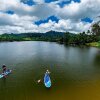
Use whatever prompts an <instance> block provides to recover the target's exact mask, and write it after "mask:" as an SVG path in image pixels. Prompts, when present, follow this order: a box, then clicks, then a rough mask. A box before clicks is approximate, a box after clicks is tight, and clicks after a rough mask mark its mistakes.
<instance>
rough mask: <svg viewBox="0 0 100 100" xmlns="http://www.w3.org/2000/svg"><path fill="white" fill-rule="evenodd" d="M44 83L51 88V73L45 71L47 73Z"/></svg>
mask: <svg viewBox="0 0 100 100" xmlns="http://www.w3.org/2000/svg"><path fill="white" fill-rule="evenodd" d="M44 85H45V87H47V88H50V87H51V79H50V75H49V73H47V72H46V73H45V75H44Z"/></svg>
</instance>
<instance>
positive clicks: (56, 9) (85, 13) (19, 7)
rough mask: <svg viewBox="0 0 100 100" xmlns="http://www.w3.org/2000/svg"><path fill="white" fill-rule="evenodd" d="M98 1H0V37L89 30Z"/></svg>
mask: <svg viewBox="0 0 100 100" xmlns="http://www.w3.org/2000/svg"><path fill="white" fill-rule="evenodd" d="M99 15H100V0H10V2H9V0H0V34H1V33H12V32H14V33H21V32H47V31H50V30H54V31H62V32H65V31H70V32H75V33H79V32H83V31H86V30H88V29H90V26H91V24H92V23H94V22H95V21H97V16H99Z"/></svg>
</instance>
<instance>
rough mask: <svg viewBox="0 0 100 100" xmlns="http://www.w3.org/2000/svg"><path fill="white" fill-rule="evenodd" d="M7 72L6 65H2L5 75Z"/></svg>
mask: <svg viewBox="0 0 100 100" xmlns="http://www.w3.org/2000/svg"><path fill="white" fill-rule="evenodd" d="M6 70H7V67H6V65H5V64H3V65H2V71H3V73H4V72H6Z"/></svg>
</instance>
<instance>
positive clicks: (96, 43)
mask: <svg viewBox="0 0 100 100" xmlns="http://www.w3.org/2000/svg"><path fill="white" fill-rule="evenodd" d="M87 45H88V46H92V47H99V48H100V42H92V43H87Z"/></svg>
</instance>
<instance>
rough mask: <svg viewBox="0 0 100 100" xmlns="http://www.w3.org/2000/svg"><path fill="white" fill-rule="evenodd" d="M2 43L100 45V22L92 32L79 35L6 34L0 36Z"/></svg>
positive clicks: (93, 27) (94, 25) (66, 33)
mask: <svg viewBox="0 0 100 100" xmlns="http://www.w3.org/2000/svg"><path fill="white" fill-rule="evenodd" d="M0 41H50V42H59V43H64V44H66V45H86V44H88V43H93V42H98V43H99V41H100V21H99V22H96V23H94V24H93V25H92V29H91V31H90V30H88V31H87V32H82V33H78V34H74V33H70V32H65V33H64V32H55V31H49V32H46V33H20V34H13V33H11V34H7V33H5V34H2V35H0ZM99 44H100V43H99Z"/></svg>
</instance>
